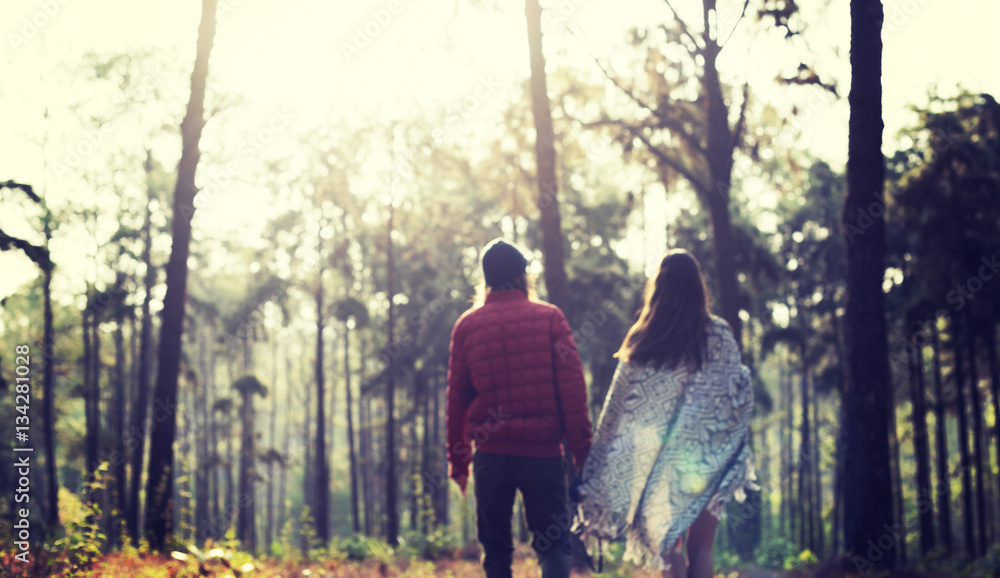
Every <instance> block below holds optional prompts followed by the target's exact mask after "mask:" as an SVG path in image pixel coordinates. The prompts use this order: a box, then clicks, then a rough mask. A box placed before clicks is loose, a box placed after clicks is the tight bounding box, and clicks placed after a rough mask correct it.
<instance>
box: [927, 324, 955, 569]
mask: <svg viewBox="0 0 1000 578" xmlns="http://www.w3.org/2000/svg"><path fill="white" fill-rule="evenodd" d="M931 347H932V350H933V353H934V397H935V398H936V401H937V403H936V404H935V407H934V409H935V418H934V422H935V423H934V428H935V435H934V438H935V439H934V441H935V446H936V452H935V453H936V457H937V496H938V503H937V507H938V531H939V532H940V536H941V545H942V546H943V547H944V554H945V556H948V555H950V554H951V550H952V547H953V544H952V541H953V540H952V534H951V475H950V474H949V472H948V422H947V416H948V414H947V410H946V407H947V406H946V405H945V401H944V384H943V380H942V379H941V343H940V341H939V339H938V330H937V319H935V320H934V323H933V324H932V325H931Z"/></svg>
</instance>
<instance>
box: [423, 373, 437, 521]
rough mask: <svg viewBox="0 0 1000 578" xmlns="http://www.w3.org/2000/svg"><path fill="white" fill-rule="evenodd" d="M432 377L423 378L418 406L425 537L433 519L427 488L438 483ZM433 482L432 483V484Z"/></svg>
mask: <svg viewBox="0 0 1000 578" xmlns="http://www.w3.org/2000/svg"><path fill="white" fill-rule="evenodd" d="M433 381H434V377H433V374H432V375H430V376H425V377H424V379H423V381H422V385H423V390H422V392H421V396H420V405H421V408H420V409H421V413H422V416H421V418H420V422H421V423H422V424H423V442H422V445H421V450H420V454H421V459H420V463H421V466H420V469H419V473H420V474H421V475H420V486H421V488H420V489H421V492H420V515H421V519H422V524H421V528H420V530H421V532H423V534H424V535H425V536H426V535H427V534H428V533H429V532H430V530H431V519H432V518H433V517H434V515H433V512H432V511H428V510H429V508H430V506H431V503H432V498H433V496H434V488H432V487H429V486H430V485H431V483H440V482H439V481H438V479H437V476H434V475H433V474H432V473H433V472H434V471H435V467H436V464H435V463H434V458H433V456H432V454H431V451H432V450H431V435H432V433H431V396H432V395H434V394H435V390H434V383H433ZM432 480H433V482H432Z"/></svg>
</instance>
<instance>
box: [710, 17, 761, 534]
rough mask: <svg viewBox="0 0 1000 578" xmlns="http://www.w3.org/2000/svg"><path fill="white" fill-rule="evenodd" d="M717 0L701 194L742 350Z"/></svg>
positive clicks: (727, 311) (723, 295)
mask: <svg viewBox="0 0 1000 578" xmlns="http://www.w3.org/2000/svg"><path fill="white" fill-rule="evenodd" d="M714 4H715V2H714V0H705V2H704V6H705V30H706V32H705V35H704V39H705V43H706V48H705V51H704V53H703V57H704V59H705V67H704V74H703V75H702V90H704V93H705V97H706V99H707V102H708V110H707V120H708V132H707V134H706V145H707V146H706V149H707V160H708V169H709V178H710V179H711V185H710V188H709V190H707V191H703V192H702V194H703V195H705V196H707V197H708V209H709V214H710V216H711V222H712V249H713V251H712V255H713V257H714V258H715V274H716V282H717V283H718V286H719V307H720V309H721V313H722V318H723V319H725V320H726V321H727V322H728V323H729V326H730V327H731V328H732V330H733V335H734V336H735V337H736V343H737V344H739V346H740V348H741V349H742V348H743V340H742V338H741V336H742V321H741V320H740V315H739V313H740V306H739V289H738V286H737V283H736V265H735V262H734V261H733V254H734V252H735V251H734V245H733V232H732V223H731V220H730V215H729V191H730V187H731V181H732V172H733V144H734V143H733V134H732V130H730V128H729V107H728V106H726V101H725V98H724V97H723V95H722V82H721V81H720V79H719V71H718V69H717V68H716V60H717V58H718V55H719V52H720V50H721V47H720V46H719V45H718V43H717V42H716V41H715V40H714V39H712V38H710V36H709V34H708V32H707V31H708V30H709V21H708V14H709V5H714ZM756 532H757V534H758V535H757V536H756V537H755V539H754V541H753V542H752V543H753V544H756V542H757V541H759V539H760V536H759V534H760V527H759V525H758V526H757V527H756Z"/></svg>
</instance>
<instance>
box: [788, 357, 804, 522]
mask: <svg viewBox="0 0 1000 578" xmlns="http://www.w3.org/2000/svg"><path fill="white" fill-rule="evenodd" d="M785 387H786V389H785V392H786V396H785V399H786V400H787V401H786V405H785V412H786V415H785V435H786V438H785V447H786V448H787V449H786V452H787V461H786V464H785V465H786V468H787V469H785V472H787V473H788V475H787V476H786V479H787V482H786V485H787V488H788V491H787V493H788V499H787V502H786V515H787V518H788V534H789V536H792V539H793V540H794V536H795V529H796V527H797V526H798V524H796V522H795V503H796V501H795V486H794V485H793V484H794V480H795V470H796V465H795V445H794V444H795V439H794V438H795V389H794V388H793V386H792V376H791V375H786V376H785ZM799 499H801V494H800V495H799Z"/></svg>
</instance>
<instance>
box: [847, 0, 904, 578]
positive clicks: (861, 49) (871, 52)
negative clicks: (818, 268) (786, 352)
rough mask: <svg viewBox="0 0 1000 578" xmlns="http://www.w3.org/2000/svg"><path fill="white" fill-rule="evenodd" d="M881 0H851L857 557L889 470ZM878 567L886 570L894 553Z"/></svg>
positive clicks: (852, 478)
mask: <svg viewBox="0 0 1000 578" xmlns="http://www.w3.org/2000/svg"><path fill="white" fill-rule="evenodd" d="M882 18H883V10H882V2H881V1H880V0H851V55H850V62H851V92H850V95H849V96H848V102H849V104H850V110H851V113H850V120H849V122H848V152H847V196H846V198H845V200H844V213H843V224H844V227H845V230H851V229H850V228H851V227H855V228H857V227H858V222H859V221H858V219H859V216H861V215H864V216H867V217H868V219H867V220H865V221H864V222H865V223H870V224H869V225H868V227H867V228H866V230H864V231H863V233H862V234H860V235H856V236H852V237H850V241H851V242H849V243H848V245H847V284H846V299H845V310H846V313H845V326H844V331H845V341H846V352H847V356H846V358H847V359H846V361H847V367H846V368H845V369H846V371H845V380H844V395H843V401H842V403H843V420H844V423H843V425H842V427H841V435H842V436H843V442H844V454H843V459H844V460H846V461H847V462H848V463H850V464H852V467H850V468H848V469H847V472H846V475H845V479H844V546H845V548H846V550H847V551H848V552H849V553H850V554H851V555H853V556H854V560H855V561H856V562H861V561H863V560H864V555H865V554H866V552H867V550H868V549H869V547H870V546H869V541H870V540H873V539H877V538H878V535H877V532H879V529H880V528H882V524H885V523H887V521H888V520H892V482H891V479H892V477H891V475H890V468H889V418H890V416H889V412H890V411H892V408H891V406H890V403H891V399H892V395H891V392H892V386H891V381H890V375H889V361H888V345H887V342H886V322H885V304H884V296H883V294H882V282H883V277H884V272H885V255H884V245H885V223H884V220H883V218H882V212H883V211H878V212H877V213H876V214H870V213H869V207H870V206H873V201H874V206H877V207H884V201H883V195H884V175H885V160H884V158H883V156H882V128H883V123H882ZM868 562H871V563H875V564H877V565H879V566H888V567H891V566H892V564H893V563H894V552H893V551H892V550H889V551H886V552H882V556H881V557H880V558H879V559H878V560H868Z"/></svg>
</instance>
